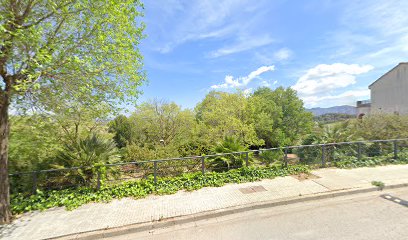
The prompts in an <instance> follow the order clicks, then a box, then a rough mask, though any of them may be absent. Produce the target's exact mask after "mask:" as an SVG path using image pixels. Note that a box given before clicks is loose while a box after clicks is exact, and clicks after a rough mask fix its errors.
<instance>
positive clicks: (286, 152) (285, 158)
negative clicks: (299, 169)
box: [284, 147, 288, 167]
mask: <svg viewBox="0 0 408 240" xmlns="http://www.w3.org/2000/svg"><path fill="white" fill-rule="evenodd" d="M284 160H285V167H287V166H288V148H287V147H285V156H284Z"/></svg>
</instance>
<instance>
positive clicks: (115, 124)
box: [109, 115, 134, 148]
mask: <svg viewBox="0 0 408 240" xmlns="http://www.w3.org/2000/svg"><path fill="white" fill-rule="evenodd" d="M109 132H111V133H113V134H114V136H113V140H114V141H115V142H116V145H117V146H118V148H123V147H126V145H127V144H128V143H129V142H131V141H132V139H133V138H134V137H133V135H134V130H133V126H132V123H131V121H130V120H129V119H128V118H127V117H126V116H123V115H119V116H117V117H116V118H115V119H114V120H112V121H111V122H109Z"/></svg>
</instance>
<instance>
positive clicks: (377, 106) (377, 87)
mask: <svg viewBox="0 0 408 240" xmlns="http://www.w3.org/2000/svg"><path fill="white" fill-rule="evenodd" d="M370 89H371V113H397V114H408V63H401V64H399V65H398V66H397V67H396V68H394V69H393V70H391V71H390V72H388V73H387V74H385V75H384V76H382V77H381V78H380V79H379V80H378V81H376V82H374V83H373V84H372V85H371V86H370Z"/></svg>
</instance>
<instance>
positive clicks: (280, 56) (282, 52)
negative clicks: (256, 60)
mask: <svg viewBox="0 0 408 240" xmlns="http://www.w3.org/2000/svg"><path fill="white" fill-rule="evenodd" d="M292 55H293V52H292V50H290V49H289V48H281V49H279V50H278V51H276V52H275V53H274V54H273V56H274V57H275V59H276V60H278V61H285V60H288V59H289V58H291V57H292Z"/></svg>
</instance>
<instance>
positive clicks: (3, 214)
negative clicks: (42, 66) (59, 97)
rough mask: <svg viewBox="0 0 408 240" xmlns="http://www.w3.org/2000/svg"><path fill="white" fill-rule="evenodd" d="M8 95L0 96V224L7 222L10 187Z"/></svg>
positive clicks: (8, 220)
mask: <svg viewBox="0 0 408 240" xmlns="http://www.w3.org/2000/svg"><path fill="white" fill-rule="evenodd" d="M9 104H10V101H9V96H8V94H7V93H5V94H4V93H3V94H2V96H0V224H5V223H9V222H10V219H11V212H10V191H9V190H10V189H9V188H10V187H9V179H8V140H9V117H8V108H9Z"/></svg>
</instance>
